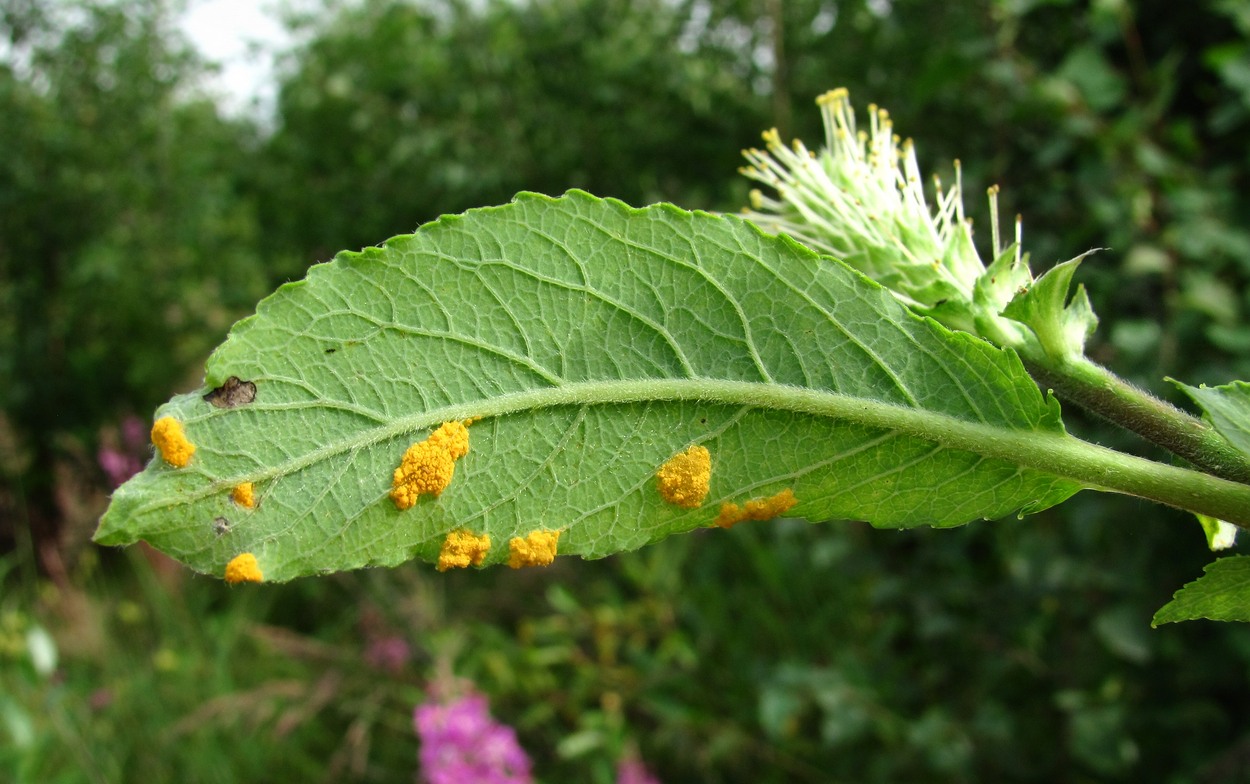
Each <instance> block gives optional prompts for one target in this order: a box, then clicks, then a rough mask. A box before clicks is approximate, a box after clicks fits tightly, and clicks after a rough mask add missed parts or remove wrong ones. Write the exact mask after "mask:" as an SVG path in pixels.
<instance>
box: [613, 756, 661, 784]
mask: <svg viewBox="0 0 1250 784" xmlns="http://www.w3.org/2000/svg"><path fill="white" fill-rule="evenodd" d="M616 784H660V780H659V779H657V778H656V777H655V776H652V775H651V772H650V771H649V770H647V766H646V765H643V764H642V759H641V758H640V757H639V756H638V753H637V752H633V753H629V754H626V755H625V756H624V757H621V759H620V761H619V762H617V763H616Z"/></svg>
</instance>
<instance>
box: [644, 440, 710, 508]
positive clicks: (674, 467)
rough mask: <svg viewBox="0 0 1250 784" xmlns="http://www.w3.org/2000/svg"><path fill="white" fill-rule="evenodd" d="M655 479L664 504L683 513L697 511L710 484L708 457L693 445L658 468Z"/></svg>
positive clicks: (703, 450) (701, 447) (704, 448)
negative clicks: (677, 507)
mask: <svg viewBox="0 0 1250 784" xmlns="http://www.w3.org/2000/svg"><path fill="white" fill-rule="evenodd" d="M655 479H656V484H657V485H658V487H659V490H660V497H661V498H663V499H664V500H665V501H667V502H669V503H670V504H673V505H674V506H680V507H682V508H683V509H697V508H699V505H700V504H702V503H703V499H704V498H707V493H708V487H709V485H710V483H711V481H712V453H711V452H708V451H707V447H705V446H701V445H698V444H696V445H694V446H692V447H690V448H689V449H687V450H686V451H684V452H681V453H679V454H677V455H675V456H673V457H672V458H670V459H669V460H668V462H666V463H665V464H664V465H662V466H660V470H659V471H657V472H656V473H655Z"/></svg>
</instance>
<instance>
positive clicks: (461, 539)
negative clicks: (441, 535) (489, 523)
mask: <svg viewBox="0 0 1250 784" xmlns="http://www.w3.org/2000/svg"><path fill="white" fill-rule="evenodd" d="M488 552H490V536H489V535H487V534H482V535H481V536H478V535H477V534H474V533H471V532H469V531H452V532H451V533H449V534H447V538H446V539H444V540H443V547H442V549H441V550H439V552H438V570H439V571H440V572H445V571H447V570H448V569H464V568H467V567H469V566H481V565H482V561H484V560H486V554H487V553H488Z"/></svg>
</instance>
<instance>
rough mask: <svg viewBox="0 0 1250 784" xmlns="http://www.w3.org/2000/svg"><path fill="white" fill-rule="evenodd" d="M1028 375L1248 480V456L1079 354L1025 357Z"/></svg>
mask: <svg viewBox="0 0 1250 784" xmlns="http://www.w3.org/2000/svg"><path fill="white" fill-rule="evenodd" d="M1025 365H1026V366H1027V367H1028V370H1029V373H1030V374H1031V375H1032V376H1033V378H1035V379H1036V380H1037V381H1038V383H1040V384H1042V385H1043V386H1046V387H1049V388H1051V389H1053V390H1054V391H1055V393H1056V394H1058V395H1059V397H1060V398H1063V399H1065V400H1069V401H1071V402H1073V403H1076V404H1077V405H1079V406H1081V407H1082V408H1084V409H1086V410H1087V411H1090V412H1091V413H1094V414H1097V415H1098V416H1100V417H1103V418H1104V419H1106V420H1108V421H1110V422H1112V423H1113V424H1116V425H1119V426H1120V427H1123V428H1125V429H1126V430H1130V431H1132V432H1134V433H1136V434H1137V435H1139V436H1141V437H1142V438H1144V439H1146V440H1147V441H1149V442H1151V443H1152V444H1155V445H1156V446H1160V447H1163V448H1164V449H1166V450H1168V451H1169V452H1171V453H1172V454H1174V455H1176V456H1178V457H1181V458H1184V459H1185V460H1188V461H1189V462H1190V463H1193V464H1194V465H1195V466H1196V467H1197V468H1199V469H1200V470H1202V471H1205V472H1207V473H1209V474H1211V475H1213V476H1218V477H1220V478H1222V479H1228V480H1230V481H1233V482H1241V483H1243V484H1250V458H1248V457H1247V456H1246V455H1243V454H1242V453H1241V452H1239V451H1237V450H1236V449H1234V448H1233V447H1232V446H1231V445H1230V444H1229V443H1228V442H1227V441H1226V440H1224V437H1223V436H1221V435H1220V434H1219V433H1217V432H1216V431H1215V430H1214V428H1212V427H1211V426H1210V425H1208V424H1207V423H1206V422H1203V421H1202V420H1200V419H1198V418H1196V417H1193V416H1190V415H1189V414H1187V413H1185V412H1184V411H1181V410H1180V409H1179V408H1176V407H1175V406H1173V405H1171V404H1170V403H1167V402H1166V401H1163V400H1160V399H1159V398H1157V397H1154V396H1153V395H1151V394H1149V393H1148V392H1145V391H1143V390H1141V389H1138V388H1137V387H1135V386H1133V385H1132V384H1130V383H1128V382H1127V381H1125V380H1124V379H1122V378H1120V377H1119V376H1117V375H1115V374H1114V373H1112V372H1111V371H1109V370H1107V369H1106V368H1104V367H1103V366H1101V365H1098V364H1095V363H1094V362H1091V361H1089V360H1088V359H1086V358H1084V357H1081V358H1079V359H1077V360H1075V361H1068V362H1065V363H1064V364H1063V365H1061V366H1058V367H1055V366H1051V365H1042V364H1040V363H1038V362H1036V361H1033V360H1032V359H1026V360H1025Z"/></svg>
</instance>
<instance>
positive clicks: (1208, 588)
mask: <svg viewBox="0 0 1250 784" xmlns="http://www.w3.org/2000/svg"><path fill="white" fill-rule="evenodd" d="M1202 618H1205V619H1207V620H1212V621H1250V556H1245V555H1235V556H1230V557H1228V558H1220V559H1219V560H1217V561H1213V562H1211V563H1209V564H1207V565H1206V567H1205V568H1204V569H1203V573H1202V576H1201V577H1199V578H1198V579H1197V580H1194V581H1193V582H1192V583H1186V585H1185V587H1183V588H1181V589H1180V590H1179V591H1177V592H1176V594H1175V595H1174V596H1173V597H1172V601H1170V602H1168V603H1167V604H1165V605H1163V607H1162V608H1160V610H1159V611H1158V612H1157V613H1155V617H1154V619H1153V620H1151V622H1150V625H1151V626H1159V625H1161V624H1165V623H1175V622H1177V621H1194V620H1199V619H1202Z"/></svg>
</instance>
